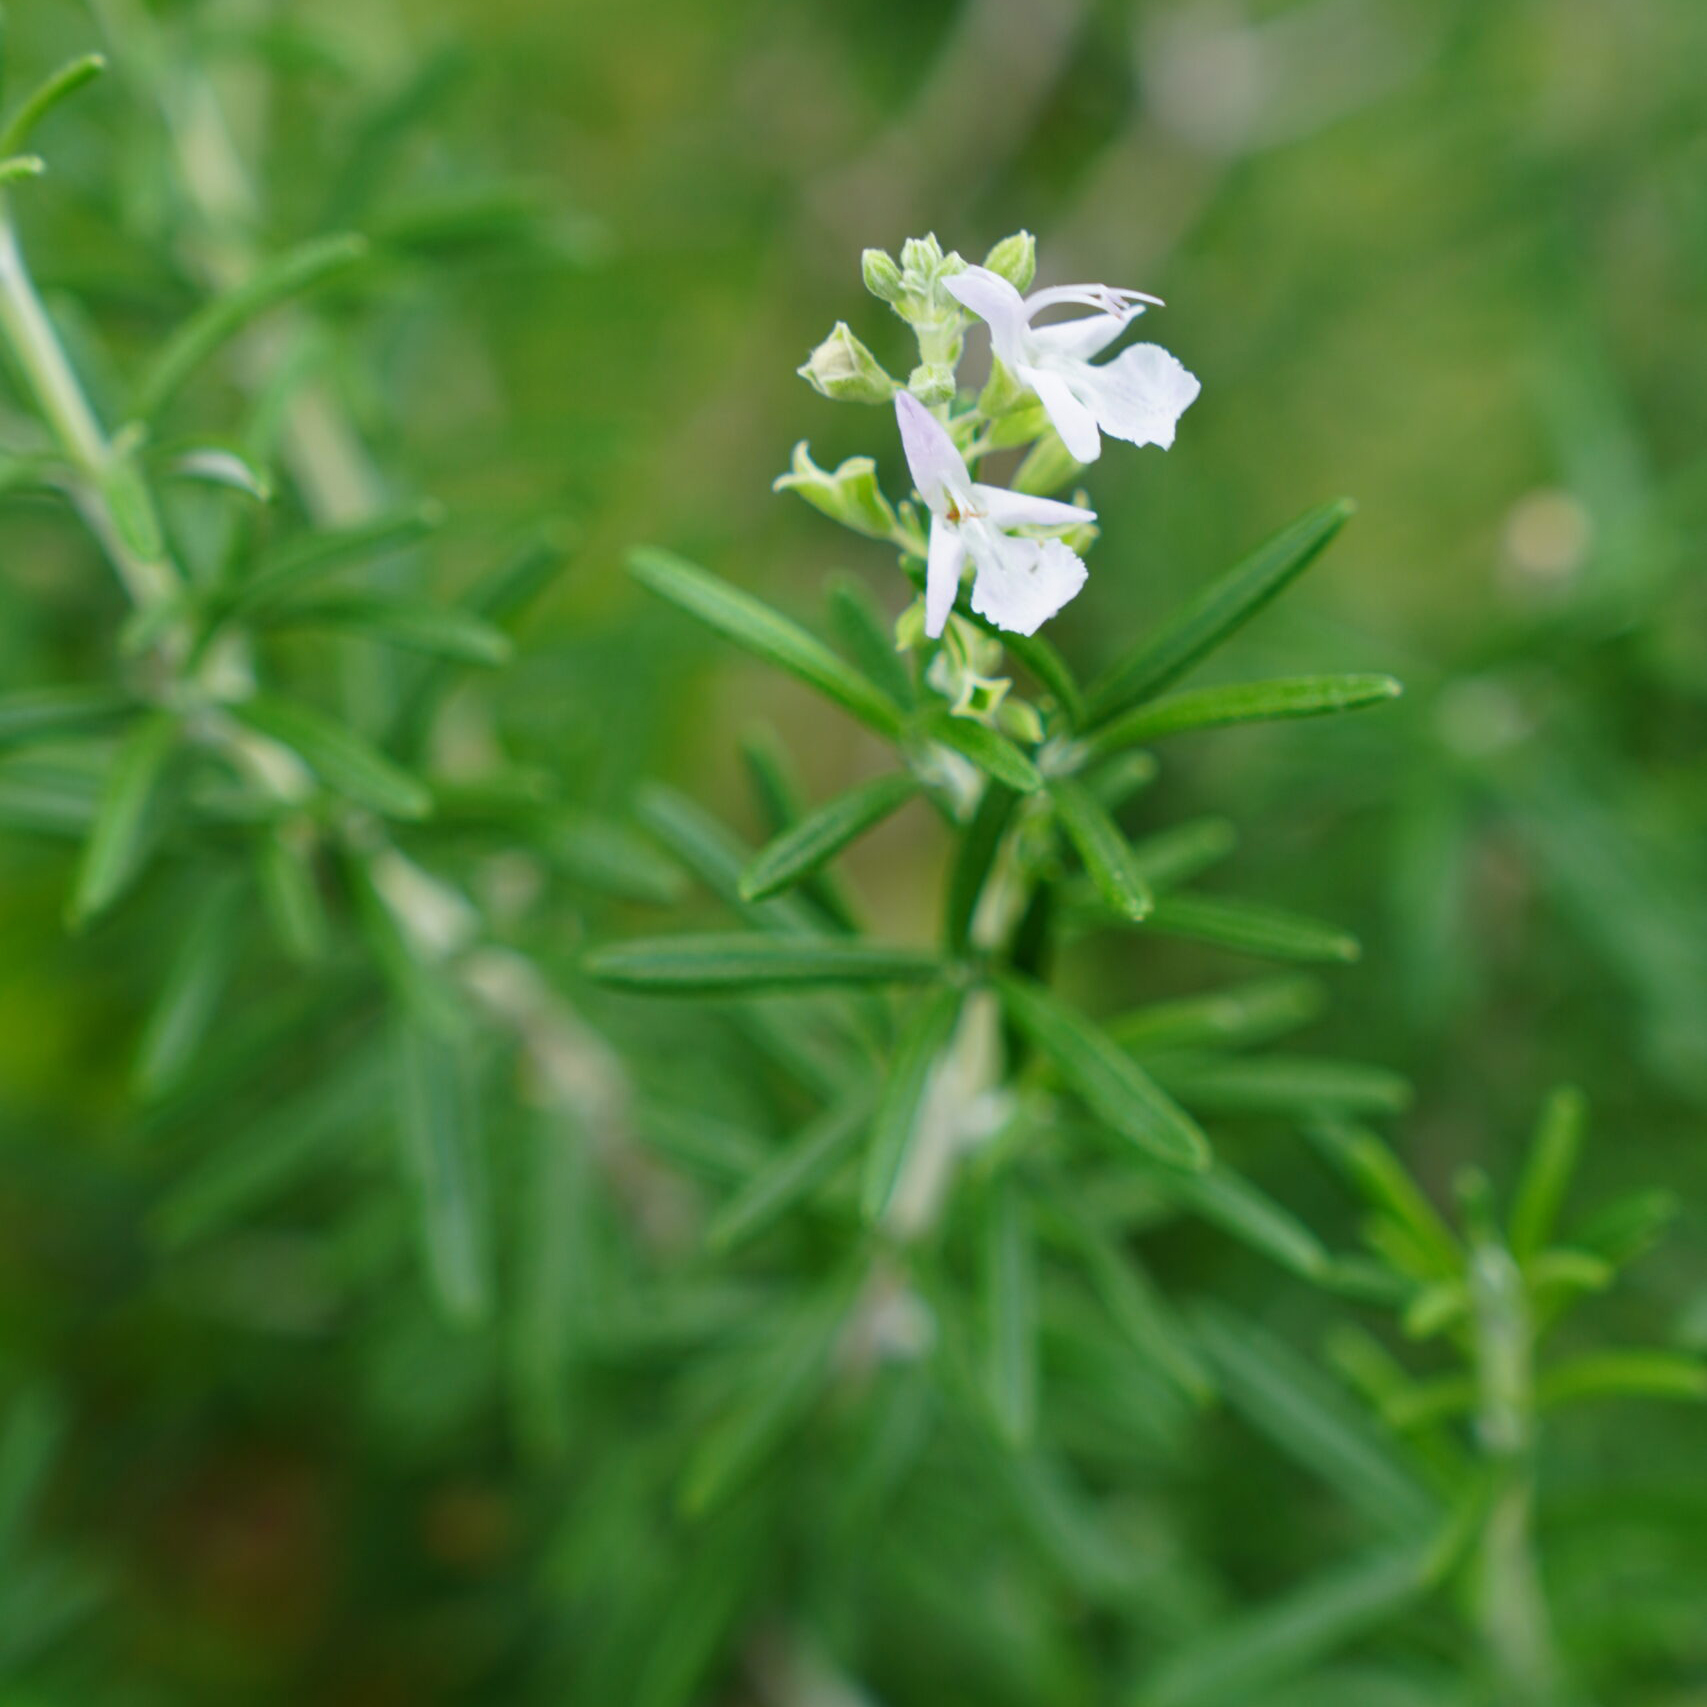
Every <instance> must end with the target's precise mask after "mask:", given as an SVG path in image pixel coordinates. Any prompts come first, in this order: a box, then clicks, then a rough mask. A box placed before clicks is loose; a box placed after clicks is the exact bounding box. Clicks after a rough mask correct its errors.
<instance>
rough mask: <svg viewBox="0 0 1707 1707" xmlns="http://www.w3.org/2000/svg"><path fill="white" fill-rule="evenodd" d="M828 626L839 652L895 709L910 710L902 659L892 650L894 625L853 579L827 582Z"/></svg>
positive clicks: (863, 586) (909, 683)
mask: <svg viewBox="0 0 1707 1707" xmlns="http://www.w3.org/2000/svg"><path fill="white" fill-rule="evenodd" d="M829 604H830V622H831V624H832V625H833V626H834V628H835V630H836V633H837V634H838V635H839V636H840V638H841V642H842V649H843V650H844V651H846V652H848V653H849V654H851V656H852V658H853V661H854V664H855V666H856V667H857V668H858V669H859V671H860V672H861V673H862V674H863V675H866V676H869V677H870V678H871V680H872V681H873V682H875V683H876V684H877V686H878V687H879V688H881V689H882V690H883V692H884V693H886V694H887V695H888V696H889V698H890V699H892V700H894V702H895V703H896V704H897V705H901V706H909V707H910V706H911V705H912V704H913V701H914V699H915V698H916V697H917V696H916V694H915V691H914V688H913V678H912V676H911V674H910V673H909V671H908V668H907V662H906V658H905V656H904V655H903V654H902V653H900V652H898V651H897V650H896V649H895V625H894V623H892V622H891V621H890V620H889V618H888V617H887V616H885V615H884V613H883V611H882V609H881V608H880V607H879V605H878V603H877V600H876V599H875V598H874V597H873V596H872V592H871V589H870V587H868V586H867V585H866V583H865V582H864V581H863V580H861V579H859V578H858V577H856V576H853V575H835V576H832V577H831V580H830V595H829Z"/></svg>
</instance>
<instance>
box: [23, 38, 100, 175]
mask: <svg viewBox="0 0 1707 1707" xmlns="http://www.w3.org/2000/svg"><path fill="white" fill-rule="evenodd" d="M106 69H107V61H106V58H105V56H104V55H102V54H99V53H86V54H84V55H83V56H82V57H81V58H79V59H73V60H70V61H68V62H67V63H66V64H64V65H62V66H60V68H59V69H58V70H57V71H55V72H53V73H52V74H51V75H50V76H48V77H46V78H44V79H43V80H42V82H40V83H39V84H37V85H36V87H35V88H34V89H32V90H31V91H30V93H29V94H27V95H26V96H25V97H24V98H23V100H22V101H20V102H19V103H18V110H17V111H16V112H15V113H13V115H12V116H11V118H10V119H8V120H7V121H6V128H5V129H4V130H0V157H4V156H6V155H9V154H22V153H23V151H24V149H25V148H26V147H27V146H28V144H29V140H30V138H31V137H32V136H34V135H35V132H36V127H37V126H38V125H39V124H40V123H41V122H42V120H43V119H45V118H46V117H47V116H48V114H49V113H51V112H52V111H53V110H54V108H55V107H57V106H58V105H59V104H60V102H62V101H66V100H69V99H70V98H71V96H73V95H75V94H76V93H77V91H78V90H79V89H82V88H84V87H85V86H86V85H88V84H90V83H92V82H94V80H95V79H96V78H97V77H99V76H100V75H101V73H102V72H103V71H105V70H106Z"/></svg>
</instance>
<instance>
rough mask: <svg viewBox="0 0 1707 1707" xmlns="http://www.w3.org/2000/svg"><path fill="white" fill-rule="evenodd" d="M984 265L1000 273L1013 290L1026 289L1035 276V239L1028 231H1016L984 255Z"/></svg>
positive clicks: (1022, 290)
mask: <svg viewBox="0 0 1707 1707" xmlns="http://www.w3.org/2000/svg"><path fill="white" fill-rule="evenodd" d="M984 265H985V266H986V267H988V268H989V269H990V271H991V272H993V273H1000V274H1001V276H1002V277H1003V278H1004V279H1006V280H1007V281H1008V283H1009V284H1011V285H1012V286H1013V287H1014V289H1015V290H1017V291H1021V292H1024V291H1028V290H1030V289H1031V281H1032V280H1033V279H1034V278H1036V277H1037V239H1036V238H1035V237H1033V236H1032V234H1031V233H1030V232H1029V231H1016V232H1015V233H1014V234H1013V236H1012V237H1004V238H1003V239H1002V240H1001V242H1000V243H998V244H997V245H996V246H995V248H994V249H992V250H991V251H990V252H989V254H988V255H986V256H985V257H984Z"/></svg>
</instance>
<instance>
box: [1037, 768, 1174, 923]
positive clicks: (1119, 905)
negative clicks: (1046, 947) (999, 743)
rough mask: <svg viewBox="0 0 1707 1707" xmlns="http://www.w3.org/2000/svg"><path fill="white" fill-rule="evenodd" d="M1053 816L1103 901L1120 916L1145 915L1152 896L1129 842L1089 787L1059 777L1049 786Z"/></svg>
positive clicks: (1134, 917) (1150, 906) (1132, 917)
mask: <svg viewBox="0 0 1707 1707" xmlns="http://www.w3.org/2000/svg"><path fill="white" fill-rule="evenodd" d="M1049 796H1050V798H1051V799H1052V800H1053V801H1054V803H1055V816H1056V818H1057V820H1058V821H1059V823H1060V825H1061V827H1062V829H1064V830H1065V831H1066V832H1067V837H1068V839H1069V840H1070V841H1071V842H1072V844H1073V846H1074V847H1075V848H1077V849H1078V851H1079V858H1080V859H1082V860H1083V861H1084V862H1085V870H1086V871H1087V872H1088V873H1089V874H1090V878H1091V881H1092V882H1093V883H1095V884H1096V886H1097V892H1098V893H1099V894H1100V895H1101V896H1102V898H1103V900H1104V901H1106V902H1107V903H1108V905H1109V906H1110V907H1111V908H1112V909H1113V910H1114V911H1115V912H1116V913H1117V914H1119V915H1120V916H1121V917H1122V918H1126V919H1132V920H1138V919H1142V918H1145V917H1147V916H1148V914H1149V912H1150V910H1151V908H1152V907H1154V906H1155V904H1156V901H1155V897H1154V896H1153V895H1152V894H1151V893H1150V886H1149V884H1147V883H1146V882H1145V881H1144V876H1143V873H1142V872H1141V871H1140V870H1139V869H1138V863H1137V861H1136V860H1135V859H1134V858H1133V857H1132V845H1131V843H1129V842H1128V841H1127V839H1126V837H1125V836H1124V835H1123V834H1122V833H1121V830H1120V826H1119V825H1118V824H1116V823H1115V821H1114V820H1113V818H1111V817H1110V816H1109V815H1108V813H1107V812H1105V811H1104V810H1103V808H1102V806H1101V804H1100V803H1099V802H1098V800H1097V799H1096V796H1095V795H1093V794H1092V793H1091V792H1090V790H1089V789H1087V788H1084V787H1083V786H1082V785H1081V784H1079V783H1078V782H1076V781H1074V780H1073V779H1072V778H1070V777H1058V778H1056V780H1055V781H1053V782H1052V783H1050V785H1049Z"/></svg>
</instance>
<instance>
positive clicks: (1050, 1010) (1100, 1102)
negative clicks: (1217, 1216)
mask: <svg viewBox="0 0 1707 1707" xmlns="http://www.w3.org/2000/svg"><path fill="white" fill-rule="evenodd" d="M1000 987H1001V994H1002V1004H1003V1006H1004V1007H1005V1008H1006V1009H1007V1012H1008V1015H1009V1017H1010V1018H1011V1019H1012V1020H1013V1022H1014V1024H1015V1025H1017V1026H1018V1027H1019V1028H1020V1030H1021V1031H1023V1032H1024V1033H1025V1034H1026V1036H1027V1037H1029V1038H1030V1039H1031V1041H1032V1043H1033V1044H1034V1045H1036V1047H1037V1048H1038V1050H1039V1051H1040V1052H1041V1053H1042V1054H1044V1055H1045V1056H1047V1057H1048V1058H1049V1060H1050V1061H1052V1062H1053V1063H1054V1065H1055V1069H1056V1071H1057V1072H1058V1073H1059V1074H1060V1075H1061V1077H1062V1079H1063V1080H1064V1081H1065V1082H1066V1084H1067V1085H1068V1086H1069V1088H1070V1089H1072V1090H1073V1091H1075V1092H1076V1093H1077V1094H1078V1095H1079V1096H1080V1097H1082V1098H1083V1099H1084V1102H1085V1105H1086V1106H1087V1107H1088V1108H1089V1109H1090V1110H1091V1112H1092V1113H1093V1114H1095V1115H1096V1116H1097V1117H1098V1119H1100V1120H1102V1121H1103V1122H1105V1123H1106V1124H1107V1125H1108V1126H1109V1127H1111V1128H1112V1129H1113V1130H1114V1131H1115V1132H1117V1133H1119V1135H1120V1136H1121V1137H1122V1138H1125V1139H1127V1140H1128V1141H1129V1142H1131V1143H1133V1144H1135V1145H1137V1147H1138V1148H1139V1149H1140V1150H1142V1151H1144V1152H1145V1154H1146V1155H1150V1156H1153V1157H1155V1158H1156V1159H1157V1160H1158V1161H1161V1162H1165V1163H1167V1164H1168V1166H1169V1167H1173V1168H1183V1169H1186V1170H1188V1171H1192V1172H1201V1171H1202V1170H1203V1169H1205V1168H1207V1167H1208V1166H1209V1162H1210V1156H1209V1143H1208V1140H1207V1139H1205V1137H1204V1136H1203V1134H1202V1133H1201V1132H1200V1131H1199V1130H1198V1128H1197V1125H1196V1123H1195V1122H1194V1121H1193V1120H1192V1119H1191V1117H1190V1116H1189V1115H1188V1114H1186V1113H1185V1111H1184V1110H1183V1109H1181V1108H1180V1107H1179V1106H1178V1105H1177V1104H1175V1103H1174V1102H1172V1101H1170V1100H1169V1098H1168V1097H1167V1096H1165V1095H1164V1094H1163V1093H1162V1092H1161V1091H1159V1090H1158V1089H1157V1088H1156V1086H1155V1084H1154V1083H1153V1082H1152V1081H1151V1079H1150V1077H1149V1075H1148V1074H1147V1073H1145V1072H1144V1070H1143V1069H1142V1068H1141V1067H1140V1066H1139V1065H1138V1064H1137V1062H1135V1061H1134V1060H1133V1059H1132V1057H1131V1056H1130V1055H1128V1054H1126V1053H1125V1052H1124V1051H1123V1050H1122V1049H1120V1048H1119V1047H1118V1046H1117V1045H1116V1044H1115V1043H1114V1042H1113V1041H1112V1040H1111V1039H1110V1038H1109V1037H1107V1036H1106V1035H1105V1034H1104V1033H1103V1032H1101V1031H1099V1030H1098V1029H1097V1027H1096V1026H1094V1025H1092V1024H1091V1022H1090V1021H1089V1020H1088V1019H1086V1018H1085V1017H1084V1016H1083V1015H1082V1014H1079V1013H1076V1012H1074V1010H1073V1009H1072V1008H1070V1007H1068V1006H1067V1005H1066V1004H1065V1003H1064V1002H1062V1001H1061V1000H1059V998H1057V997H1056V996H1055V995H1054V994H1053V993H1051V992H1050V991H1049V990H1047V989H1045V988H1044V987H1043V986H1042V985H1041V984H1036V983H1033V982H1031V981H1030V980H1029V979H1023V978H1016V977H1004V978H1003V979H1002V980H1001V985H1000Z"/></svg>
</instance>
